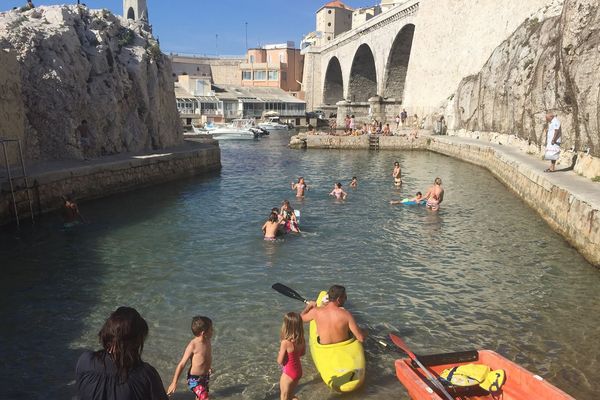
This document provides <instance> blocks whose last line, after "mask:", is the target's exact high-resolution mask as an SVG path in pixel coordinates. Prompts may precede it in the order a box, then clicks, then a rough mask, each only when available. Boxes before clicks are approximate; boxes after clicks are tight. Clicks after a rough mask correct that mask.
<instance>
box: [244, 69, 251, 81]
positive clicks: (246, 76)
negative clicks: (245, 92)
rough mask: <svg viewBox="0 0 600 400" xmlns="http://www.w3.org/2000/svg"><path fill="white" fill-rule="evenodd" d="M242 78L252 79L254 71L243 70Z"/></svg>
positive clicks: (245, 79)
mask: <svg viewBox="0 0 600 400" xmlns="http://www.w3.org/2000/svg"><path fill="white" fill-rule="evenodd" d="M242 80H243V81H251V80H252V71H242Z"/></svg>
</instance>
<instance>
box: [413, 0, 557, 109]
mask: <svg viewBox="0 0 600 400" xmlns="http://www.w3.org/2000/svg"><path fill="white" fill-rule="evenodd" d="M551 4H555V5H554V6H551V7H550V6H549V5H551ZM560 4H562V0H527V1H522V0H511V1H492V0H446V1H442V2H440V1H422V2H421V3H420V7H419V13H418V14H417V18H416V21H415V26H416V28H415V35H414V39H413V44H412V51H411V56H410V62H409V65H408V75H407V82H406V92H405V96H404V104H405V105H406V106H407V109H408V110H409V112H410V113H411V114H413V113H415V112H416V113H418V114H419V115H423V114H429V113H431V112H435V111H438V109H439V106H441V105H442V103H443V102H444V101H445V100H446V99H447V98H448V97H449V96H450V95H452V93H453V92H454V91H455V89H456V86H457V85H458V83H459V82H460V80H461V79H463V78H464V77H466V76H468V75H472V74H476V73H477V72H479V70H480V69H481V68H482V66H483V65H484V64H485V62H486V61H487V59H488V58H489V57H490V54H491V53H492V52H493V51H494V49H495V48H496V47H498V45H500V44H501V43H502V42H503V41H504V40H505V39H506V38H507V37H509V36H510V35H511V34H512V33H513V31H514V30H515V29H517V27H519V25H521V24H522V23H523V21H524V20H525V19H526V18H528V17H529V16H531V15H533V14H536V13H538V12H539V10H540V9H545V8H546V7H549V8H548V10H550V11H549V12H547V13H546V14H547V15H550V14H551V13H552V12H553V13H554V15H557V14H560Z"/></svg>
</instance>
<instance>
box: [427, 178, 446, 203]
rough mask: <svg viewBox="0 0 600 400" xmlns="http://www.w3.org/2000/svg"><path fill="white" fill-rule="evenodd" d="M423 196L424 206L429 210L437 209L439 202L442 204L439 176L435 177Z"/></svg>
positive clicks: (442, 195) (442, 193)
mask: <svg viewBox="0 0 600 400" xmlns="http://www.w3.org/2000/svg"><path fill="white" fill-rule="evenodd" d="M423 198H424V199H425V200H427V203H425V206H426V207H427V208H428V209H430V210H431V211H437V210H439V209H440V204H442V201H444V188H442V179H441V178H439V177H438V178H435V181H434V182H433V186H432V187H430V188H429V190H428V191H427V193H425V196H423Z"/></svg>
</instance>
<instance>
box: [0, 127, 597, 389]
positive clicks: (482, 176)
mask: <svg viewBox="0 0 600 400" xmlns="http://www.w3.org/2000/svg"><path fill="white" fill-rule="evenodd" d="M288 140H289V136H288V135H279V136H278V135H275V134H273V135H272V136H271V137H268V138H263V139H261V140H260V141H257V142H230V143H221V147H222V159H223V169H222V171H221V172H220V173H218V174H211V175H206V176H201V177H197V178H193V179H188V180H182V181H178V182H173V183H169V184H165V185H160V186H154V187H150V188H147V189H141V190H137V191H135V192H131V193H125V194H121V195H116V196H112V197H109V198H106V199H101V200H97V201H93V202H88V203H83V204H81V205H80V208H81V211H82V213H83V215H84V216H85V217H86V219H88V220H89V221H91V223H90V224H88V225H84V226H80V227H78V228H76V229H72V230H69V231H64V230H62V229H61V226H60V219H59V217H58V216H45V217H44V218H43V219H42V220H41V221H40V223H39V224H38V225H37V226H36V227H35V228H34V229H25V230H23V231H22V232H20V233H19V234H16V233H15V232H14V231H11V230H10V229H6V230H4V232H2V233H1V234H0V238H1V240H0V255H1V260H2V261H1V271H2V275H3V278H2V280H1V283H0V316H1V321H2V323H1V325H0V353H1V354H2V356H1V357H0V368H1V370H2V374H1V376H0V383H1V387H2V388H3V389H2V391H3V394H2V396H0V397H2V398H7V399H27V400H34V399H70V398H72V397H73V395H74V373H73V371H74V367H75V362H76V360H77V358H78V356H79V354H80V353H81V351H82V350H83V349H89V348H91V349H95V348H97V347H98V345H97V332H98V330H99V329H100V327H101V325H102V323H103V321H104V320H105V318H106V317H107V316H108V314H109V313H110V312H111V311H113V310H114V309H115V308H116V307H118V306H120V305H129V306H133V307H135V308H137V309H138V310H139V311H140V312H141V314H142V315H143V316H144V317H145V318H146V319H147V321H148V323H149V325H150V335H149V338H148V341H147V342H146V347H145V350H144V359H145V360H146V361H148V362H150V363H151V364H152V365H154V366H155V367H156V368H157V369H158V370H159V372H160V374H161V377H162V379H163V383H164V384H165V386H167V385H168V383H169V382H170V380H171V377H172V373H173V370H174V368H175V366H176V364H177V362H178V361H179V358H180V357H181V353H182V351H183V349H184V347H185V345H186V344H187V342H188V340H189V339H190V338H191V332H190V328H189V325H190V321H191V317H192V316H194V315H196V314H205V315H208V316H210V317H211V318H212V319H213V321H214V323H215V337H214V339H213V346H214V350H213V351H214V355H213V356H214V365H213V367H214V369H215V373H214V375H213V378H212V381H211V392H212V394H211V398H215V399H278V380H279V375H280V370H279V368H278V366H277V364H276V362H275V360H276V356H277V350H278V345H279V340H278V335H279V327H280V324H281V320H282V316H283V314H284V313H285V312H287V311H293V310H296V311H300V310H301V309H302V304H301V303H299V302H296V301H294V300H291V299H288V298H286V297H283V296H282V295H280V294H278V293H276V292H274V291H273V290H272V289H271V285H272V284H273V283H275V282H282V283H284V284H286V285H288V286H291V287H293V288H295V289H296V290H298V291H299V292H301V293H302V294H304V295H305V296H307V297H314V296H315V295H316V293H317V292H318V291H319V290H321V289H326V288H327V287H328V286H330V285H331V284H333V283H339V284H342V285H345V286H346V288H347V290H348V298H349V299H348V303H347V308H349V309H350V310H351V311H352V312H353V313H354V314H355V316H356V318H357V320H358V322H359V324H361V325H362V326H363V327H365V328H367V329H368V330H369V332H370V333H371V334H372V335H375V336H377V337H384V336H385V335H386V334H387V333H388V332H390V331H395V332H397V333H399V334H400V335H401V336H402V337H403V338H404V339H405V340H406V342H407V343H408V344H409V345H410V346H411V348H412V349H413V351H415V352H417V353H422V354H426V353H435V352H446V351H456V350H465V349H472V348H489V349H493V350H496V351H498V352H500V353H501V354H503V355H504V356H506V357H507V358H509V359H511V360H513V361H516V362H518V363H519V364H521V365H523V366H524V367H526V368H528V369H530V370H531V371H534V372H535V373H538V374H539V375H541V376H543V377H544V378H546V379H548V380H549V381H550V382H551V383H553V384H555V385H557V386H558V387H560V388H561V389H563V390H565V391H567V392H568V393H570V394H571V395H573V396H575V397H576V398H578V399H594V398H596V397H597V395H598V393H599V392H600V387H599V384H598V382H599V381H600V372H599V371H600V364H599V363H600V328H599V326H600V316H599V315H600V314H599V310H600V296H599V295H598V293H599V289H600V273H599V271H598V270H596V269H595V268H594V267H592V266H591V265H590V264H588V263H587V262H586V261H585V260H584V259H583V258H582V257H581V256H580V255H579V254H578V253H577V252H576V251H575V250H574V249H573V248H571V247H570V246H569V245H568V243H566V242H565V241H564V240H563V239H562V238H561V237H560V236H559V235H558V234H556V233H555V232H553V231H552V230H551V229H550V228H549V227H548V226H547V225H546V224H545V223H544V222H543V221H542V220H541V219H540V218H539V216H538V215H537V214H535V213H534V212H533V211H532V210H531V209H529V208H528V207H527V206H526V205H525V204H524V203H523V202H522V201H521V200H520V199H518V198H517V197H516V196H515V195H513V194H512V193H511V192H509V191H508V190H507V189H506V188H505V187H504V186H503V185H502V184H500V183H499V182H498V181H497V180H495V179H494V177H493V176H492V175H491V174H490V173H489V172H487V171H485V170H484V169H481V168H478V167H476V166H473V165H470V164H466V163H464V162H461V161H457V160H454V159H451V158H447V157H444V156H440V155H437V154H433V153H427V152H393V151H390V152H386V151H381V152H369V151H320V150H310V151H298V150H289V149H288V148H287V147H286V145H287V142H288ZM395 160H399V161H400V163H401V165H402V168H403V178H404V181H405V184H404V186H403V187H402V188H401V189H396V188H394V187H393V185H392V178H391V171H392V167H393V162H394V161H395ZM299 175H302V176H304V177H305V178H306V180H307V183H308V185H309V187H310V191H309V192H308V194H307V197H306V199H304V200H303V201H298V200H296V199H295V198H294V193H293V192H292V191H291V190H290V188H289V186H290V182H291V181H292V180H294V179H296V178H297V177H298V176H299ZM353 175H356V176H357V177H358V179H359V186H358V188H357V189H350V188H348V187H347V183H348V182H349V181H350V178H351V177H352V176H353ZM436 176H440V177H441V178H442V179H443V182H444V186H445V188H446V199H445V202H444V204H443V208H442V210H441V211H440V212H439V213H431V212H428V211H426V210H425V209H424V208H422V207H405V206H391V205H390V204H389V201H390V200H392V199H401V198H403V197H408V196H410V195H412V194H414V193H415V192H416V191H417V190H425V189H426V188H427V186H428V185H429V184H430V183H431V182H432V181H433V179H434V178H435V177H436ZM337 181H341V182H342V183H343V184H344V188H345V190H347V191H348V193H349V196H348V199H347V200H346V201H345V202H336V201H335V200H333V199H332V198H330V197H328V196H327V194H328V193H329V192H330V191H331V189H332V186H333V183H334V182H337ZM284 199H290V200H291V202H292V204H293V206H294V207H296V208H298V209H300V210H301V212H302V218H301V229H302V230H303V231H304V233H303V234H302V235H300V236H288V237H286V238H285V239H284V240H283V241H278V242H276V243H266V242H264V241H263V240H262V236H261V231H260V227H261V225H262V223H263V222H264V220H265V218H266V217H267V215H268V213H269V210H270V209H271V207H274V206H278V205H279V204H280V203H281V201H282V200H284ZM306 333H307V334H308V327H307V329H306ZM366 357H367V381H366V384H365V386H364V388H363V389H361V390H360V391H358V392H357V393H354V394H350V395H346V396H343V398H344V399H353V400H354V399H407V398H408V397H407V395H406V392H405V391H404V389H403V387H402V386H401V384H400V383H399V382H398V380H397V379H396V377H395V375H394V366H393V362H394V359H396V358H398V357H399V355H398V354H397V353H394V352H392V351H390V350H384V349H382V348H380V347H378V346H377V345H375V344H373V342H367V343H366ZM303 366H304V377H303V378H302V381H301V384H300V386H299V391H298V395H299V397H300V398H301V399H303V400H308V399H311V400H312V399H314V400H317V399H328V398H337V396H336V395H331V394H330V393H329V391H328V389H327V388H326V387H325V385H324V384H323V383H322V382H321V381H320V378H319V377H318V375H317V373H316V370H315V369H314V366H313V364H312V361H311V359H310V355H309V354H307V355H306V357H305V358H304V359H303ZM174 398H175V399H192V398H193V395H192V394H191V393H189V392H187V391H186V389H185V384H184V383H183V380H181V381H180V384H179V391H178V393H177V394H176V395H175V396H174Z"/></svg>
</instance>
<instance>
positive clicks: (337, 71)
mask: <svg viewBox="0 0 600 400" xmlns="http://www.w3.org/2000/svg"><path fill="white" fill-rule="evenodd" d="M343 99H344V77H343V75H342V67H341V65H340V60H338V58H337V57H335V56H334V57H332V58H331V59H330V60H329V63H328V64H327V71H326V72H325V84H324V87H323V103H324V104H335V103H337V102H338V101H340V100H343Z"/></svg>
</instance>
